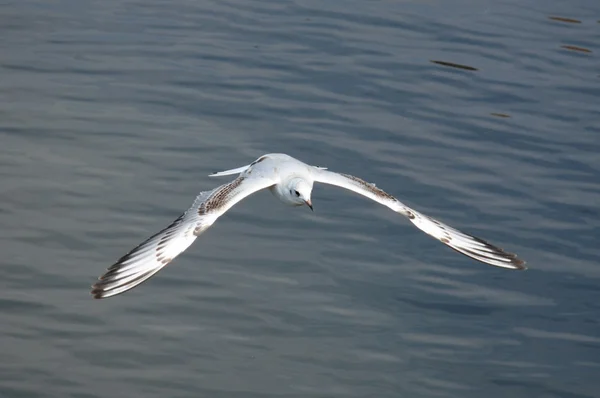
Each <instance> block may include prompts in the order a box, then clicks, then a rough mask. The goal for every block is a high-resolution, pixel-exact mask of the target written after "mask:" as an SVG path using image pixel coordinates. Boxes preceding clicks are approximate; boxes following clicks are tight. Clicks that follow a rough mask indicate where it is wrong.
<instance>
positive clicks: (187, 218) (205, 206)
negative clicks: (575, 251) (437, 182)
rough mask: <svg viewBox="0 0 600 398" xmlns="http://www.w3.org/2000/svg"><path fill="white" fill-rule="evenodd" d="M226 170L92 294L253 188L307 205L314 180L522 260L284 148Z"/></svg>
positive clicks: (147, 270) (485, 251) (135, 277)
mask: <svg viewBox="0 0 600 398" xmlns="http://www.w3.org/2000/svg"><path fill="white" fill-rule="evenodd" d="M232 174H239V176H238V177H237V178H236V179H235V180H233V181H231V182H229V183H227V184H224V185H221V186H219V187H217V188H215V189H213V190H212V191H206V192H201V193H200V194H199V195H198V196H197V197H196V200H195V201H194V203H193V204H192V206H191V207H190V208H189V209H188V210H186V211H185V212H184V213H183V214H182V215H181V216H180V217H179V218H177V219H176V220H175V221H173V223H171V225H169V226H168V227H167V228H165V229H163V230H162V231H160V232H158V233H157V234H155V235H153V236H151V237H150V238H148V239H147V240H146V241H144V242H143V243H141V244H140V245H139V246H137V247H135V248H134V249H132V250H131V251H130V252H129V253H127V254H126V255H124V256H123V257H121V258H120V259H119V260H117V261H116V262H115V263H114V264H113V265H112V266H111V267H109V268H108V270H107V271H106V273H104V275H102V276H101V277H100V278H99V280H98V281H97V282H96V283H95V284H94V285H93V286H92V292H91V293H92V296H93V297H94V298H106V297H111V296H114V295H117V294H120V293H123V292H125V291H127V290H130V289H132V288H134V287H135V286H137V285H139V284H140V283H142V282H144V281H145V280H147V279H149V278H150V277H152V276H153V275H154V274H156V273H157V272H158V271H160V270H161V269H162V268H163V267H165V266H166V265H167V264H169V263H170V262H171V261H173V259H174V258H175V257H177V256H178V255H179V254H181V253H182V252H183V251H184V250H185V249H187V248H188V247H189V246H190V245H191V244H192V243H193V242H194V241H195V240H196V238H197V237H198V236H199V235H200V234H201V233H203V232H204V231H206V230H207V229H208V228H209V227H210V226H211V225H212V224H213V223H214V222H215V221H216V220H217V219H218V218H219V217H220V216H221V215H223V214H224V213H225V212H226V211H227V210H229V209H230V208H231V207H232V206H233V205H235V204H236V203H237V202H239V201H240V200H242V199H244V198H245V197H246V196H248V195H251V194H253V193H254V192H257V191H260V190H262V189H265V188H269V189H270V191H271V192H272V193H273V194H274V195H275V196H276V197H277V198H278V199H279V200H281V201H282V202H283V203H285V204H287V205H291V206H301V205H304V204H306V205H308V206H309V207H310V208H311V209H312V201H311V192H312V187H313V184H314V183H315V182H320V183H324V184H329V185H335V186H338V187H341V188H345V189H348V190H350V191H353V192H356V193H358V194H360V195H363V196H366V197H367V198H369V199H372V200H374V201H376V202H378V203H380V204H382V205H384V206H387V207H389V208H390V209H391V210H393V211H395V212H397V213H400V214H402V215H404V216H406V217H408V219H409V220H410V221H411V222H412V223H413V224H414V225H415V226H416V227H417V228H419V229H420V230H421V231H423V232H425V233H426V234H428V235H430V236H432V237H434V238H435V239H437V240H439V241H440V242H442V243H444V244H446V245H448V246H449V247H451V248H452V249H454V250H456V251H458V252H459V253H462V254H464V255H466V256H468V257H471V258H473V259H475V260H478V261H481V262H483V263H486V264H490V265H494V266H497V267H502V268H508V269H525V266H524V264H525V262H524V261H523V260H521V259H519V258H518V257H517V256H516V255H514V254H512V253H508V252H505V251H504V250H502V249H500V248H498V247H496V246H494V245H491V244H490V243H488V242H486V241H484V240H482V239H479V238H476V237H474V236H471V235H468V234H466V233H464V232H461V231H458V230H456V229H454V228H452V227H449V226H448V225H445V224H443V223H441V222H439V221H437V220H435V219H433V218H431V217H428V216H426V215H424V214H422V213H419V212H418V211H416V210H413V209H411V208H410V207H408V206H406V205H404V204H403V203H401V202H400V201H398V200H397V199H396V198H394V197H393V196H391V195H390V194H388V193H386V192H384V191H383V190H381V189H379V188H377V187H376V186H375V185H374V184H369V183H367V182H365V181H363V180H361V179H360V178H357V177H354V176H350V175H347V174H339V173H334V172H331V171H327V169H326V168H324V167H316V166H310V165H308V164H305V163H303V162H301V161H299V160H297V159H294V158H292V157H291V156H288V155H285V154H268V155H264V156H261V157H260V158H258V159H257V160H255V161H254V162H252V163H251V164H249V165H247V166H243V167H238V168H235V169H231V170H226V171H222V172H218V173H214V174H211V177H220V176H225V175H232Z"/></svg>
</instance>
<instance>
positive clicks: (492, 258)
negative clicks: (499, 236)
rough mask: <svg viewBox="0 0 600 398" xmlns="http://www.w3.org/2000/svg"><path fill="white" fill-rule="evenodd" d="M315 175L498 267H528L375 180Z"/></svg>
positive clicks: (479, 259) (334, 174)
mask: <svg viewBox="0 0 600 398" xmlns="http://www.w3.org/2000/svg"><path fill="white" fill-rule="evenodd" d="M313 178H314V180H315V181H317V182H321V183H324V184H330V185H336V186H338V187H341V188H345V189H348V190H350V191H353V192H356V193H358V194H360V195H363V196H366V197H367V198H369V199H372V200H374V201H375V202H378V203H380V204H382V205H384V206H387V207H389V208H390V209H392V210H394V211H395V212H397V213H400V214H402V215H404V216H406V217H408V219H409V220H410V222H412V223H413V224H414V225H415V226H416V227H417V228H419V229H420V230H421V231H423V232H425V233H426V234H427V235H429V236H432V237H434V238H435V239H437V240H439V241H440V242H442V243H444V244H445V245H447V246H449V247H451V248H452V249H454V250H456V251H457V252H459V253H462V254H464V255H465V256H468V257H471V258H473V259H475V260H478V261H481V262H483V263H486V264H490V265H494V266H496V267H502V268H508V269H525V268H526V267H525V265H524V264H525V262H524V261H523V260H521V259H520V258H518V257H517V256H516V255H515V254H513V253H509V252H506V251H504V250H503V249H501V248H499V247H497V246H494V245H492V244H491V243H488V242H486V241H485V240H483V239H480V238H477V237H475V236H472V235H469V234H466V233H464V232H461V231H459V230H457V229H454V228H452V227H450V226H448V225H446V224H443V223H441V222H440V221H438V220H436V219H434V218H432V217H429V216H426V215H425V214H422V213H419V212H418V211H416V210H414V209H411V208H410V207H408V206H406V205H405V204H403V203H402V202H400V201H399V200H398V199H396V198H395V197H393V196H392V195H390V194H388V193H387V192H385V191H383V190H381V189H379V188H377V187H376V186H375V184H369V183H368V182H366V181H363V180H361V179H360V178H358V177H354V176H351V175H348V174H340V173H334V172H331V171H327V170H317V169H315V170H314V172H313Z"/></svg>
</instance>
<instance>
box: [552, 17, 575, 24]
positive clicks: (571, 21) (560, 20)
mask: <svg viewBox="0 0 600 398" xmlns="http://www.w3.org/2000/svg"><path fill="white" fill-rule="evenodd" d="M548 19H551V20H553V21H558V22H567V23H581V21H580V20H578V19H573V18H564V17H548Z"/></svg>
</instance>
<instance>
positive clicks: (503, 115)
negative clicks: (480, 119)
mask: <svg viewBox="0 0 600 398" xmlns="http://www.w3.org/2000/svg"><path fill="white" fill-rule="evenodd" d="M490 115H492V116H496V117H505V118H506V117H510V115H509V114H506V113H496V112H492V113H490Z"/></svg>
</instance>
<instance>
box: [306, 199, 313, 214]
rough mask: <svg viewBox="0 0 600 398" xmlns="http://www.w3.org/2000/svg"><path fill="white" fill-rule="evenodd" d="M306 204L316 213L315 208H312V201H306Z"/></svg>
mask: <svg viewBox="0 0 600 398" xmlns="http://www.w3.org/2000/svg"><path fill="white" fill-rule="evenodd" d="M304 202H305V203H306V205H307V206H308V207H310V209H311V210H312V211H314V210H313V207H312V202H311V201H310V199H309V200H305V201H304Z"/></svg>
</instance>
